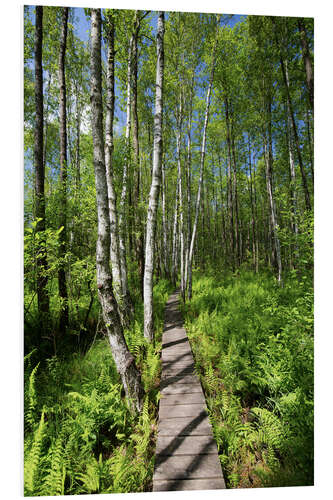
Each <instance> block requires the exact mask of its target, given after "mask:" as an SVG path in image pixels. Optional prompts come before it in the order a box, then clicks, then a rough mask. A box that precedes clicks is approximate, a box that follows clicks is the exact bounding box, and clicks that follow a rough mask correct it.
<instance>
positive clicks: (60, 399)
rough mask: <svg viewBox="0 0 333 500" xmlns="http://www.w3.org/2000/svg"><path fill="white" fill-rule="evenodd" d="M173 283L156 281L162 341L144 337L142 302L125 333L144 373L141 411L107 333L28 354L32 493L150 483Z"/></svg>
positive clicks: (27, 458) (27, 451) (27, 463)
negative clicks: (48, 353)
mask: <svg viewBox="0 0 333 500" xmlns="http://www.w3.org/2000/svg"><path fill="white" fill-rule="evenodd" d="M170 292H171V287H170V284H169V283H168V282H167V281H163V280H161V281H159V283H158V284H157V285H156V286H155V287H154V312H155V325H156V342H155V344H154V345H152V344H151V345H147V343H146V341H145V340H144V337H143V326H142V325H143V307H142V304H140V303H137V304H136V308H135V309H136V312H135V320H134V322H133V324H132V326H131V328H130V329H129V330H128V331H126V333H125V335H126V339H127V342H128V344H129V347H130V349H131V351H132V353H133V354H134V355H135V358H136V364H137V366H138V367H139V368H140V370H141V373H142V380H143V383H144V386H145V391H146V395H145V400H144V407H143V411H142V413H141V414H140V415H139V416H137V417H133V416H132V415H131V413H130V412H129V410H128V407H127V405H126V400H125V398H124V393H123V390H122V386H121V384H120V378H119V375H118V374H117V372H116V369H115V365H114V362H113V359H112V355H111V351H110V348H109V345H108V342H107V339H106V338H103V337H101V336H99V337H97V338H96V339H95V340H94V342H93V343H92V344H91V346H90V348H89V349H88V350H87V351H86V352H85V353H81V352H73V353H72V354H71V355H70V356H68V355H67V356H66V357H65V356H64V357H61V356H60V355H58V356H53V357H50V358H48V359H40V353H39V352H38V350H37V349H34V350H33V351H31V352H30V353H29V354H28V355H26V356H25V359H24V365H25V366H24V368H25V370H24V373H25V378H24V434H25V439H24V493H25V495H26V496H39V495H49V496H51V495H64V494H65V495H66V494H92V493H113V492H117V493H125V492H140V491H149V490H150V489H151V483H152V474H153V463H154V462H153V460H154V440H155V433H156V419H157V402H158V397H159V390H158V387H159V376H160V350H161V334H162V325H163V313H164V306H165V302H166V300H167V298H168V295H169V293H170Z"/></svg>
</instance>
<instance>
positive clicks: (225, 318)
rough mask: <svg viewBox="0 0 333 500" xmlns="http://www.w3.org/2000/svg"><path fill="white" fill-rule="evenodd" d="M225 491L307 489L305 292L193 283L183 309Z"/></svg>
mask: <svg viewBox="0 0 333 500" xmlns="http://www.w3.org/2000/svg"><path fill="white" fill-rule="evenodd" d="M183 309H184V313H185V316H186V327H187V331H188V336H189V338H190V341H191V344H192V349H193V351H194V355H195V360H196V368H197V370H198V372H199V373H200V376H201V381H202V384H203V387H204V390H205V393H206V399H207V403H208V407H209V412H210V417H211V421H212V424H213V429H214V434H215V438H216V441H217V444H218V449H219V453H220V459H221V463H222V466H223V469H224V473H225V476H226V481H227V485H228V487H231V488H235V487H238V488H239V487H262V486H296V485H311V484H313V290H312V285H311V282H310V281H309V280H307V278H306V276H305V277H303V278H302V279H298V280H297V279H296V278H295V277H293V276H290V277H289V278H287V279H286V280H285V284H284V287H283V288H280V287H279V286H278V284H277V283H276V281H275V279H274V278H272V277H270V276H269V275H268V274H267V275H265V274H259V275H255V274H254V273H252V272H247V271H242V272H241V273H240V274H239V275H237V276H233V275H231V274H229V275H220V276H218V275H216V274H215V275H214V276H206V277H200V276H198V275H196V276H195V278H194V283H193V299H192V301H191V302H190V303H189V304H186V306H184V307H183Z"/></svg>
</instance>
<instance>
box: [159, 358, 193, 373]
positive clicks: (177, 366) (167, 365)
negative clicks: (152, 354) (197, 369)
mask: <svg viewBox="0 0 333 500" xmlns="http://www.w3.org/2000/svg"><path fill="white" fill-rule="evenodd" d="M185 368H187V369H188V370H192V371H193V370H194V362H193V361H192V362H191V361H190V360H187V361H162V370H169V371H170V369H172V371H177V370H178V371H180V370H184V369H185Z"/></svg>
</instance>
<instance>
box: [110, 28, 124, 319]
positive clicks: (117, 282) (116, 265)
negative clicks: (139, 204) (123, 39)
mask: <svg viewBox="0 0 333 500" xmlns="http://www.w3.org/2000/svg"><path fill="white" fill-rule="evenodd" d="M109 22H110V23H111V26H109V33H108V55H107V79H106V87H107V94H106V117H105V166H106V181H107V188H108V199H109V216H110V237H111V244H110V257H111V268H112V280H113V290H114V292H115V296H116V299H117V303H118V307H119V313H120V316H121V319H122V324H123V325H124V322H125V319H124V316H125V313H124V311H123V307H124V306H123V298H122V297H123V290H122V281H121V273H120V256H119V231H118V215H117V209H116V193H115V189H114V184H113V182H114V181H113V165H112V154H113V117H114V25H113V20H112V19H111V18H110V19H109Z"/></svg>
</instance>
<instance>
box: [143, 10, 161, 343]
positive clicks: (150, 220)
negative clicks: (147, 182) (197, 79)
mask: <svg viewBox="0 0 333 500" xmlns="http://www.w3.org/2000/svg"><path fill="white" fill-rule="evenodd" d="M163 41H164V12H159V15H158V21H157V33H156V51H157V62H156V86H155V88H156V91H155V116H154V150H153V172H152V182H151V187H150V193H149V206H148V216H147V228H146V252H145V273H144V336H145V338H146V339H147V340H148V341H149V342H151V341H152V340H153V335H154V321H153V273H154V249H155V233H156V219H157V207H158V198H159V191H160V184H161V166H162V124H163V75H164V46H163Z"/></svg>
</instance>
